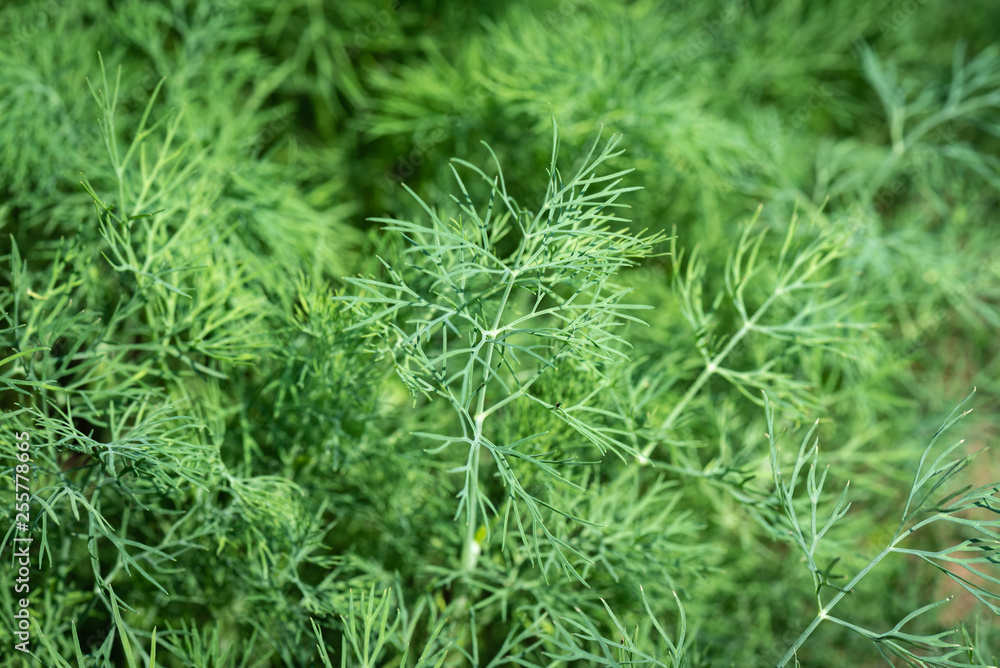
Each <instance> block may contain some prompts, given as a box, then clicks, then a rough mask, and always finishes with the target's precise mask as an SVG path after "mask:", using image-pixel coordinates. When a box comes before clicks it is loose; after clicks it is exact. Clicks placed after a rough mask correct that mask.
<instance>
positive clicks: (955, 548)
mask: <svg viewBox="0 0 1000 668" xmlns="http://www.w3.org/2000/svg"><path fill="white" fill-rule="evenodd" d="M971 397H972V395H969V397H966V400H965V401H963V402H962V403H963V404H964V403H966V402H967V401H968V400H969V399H970V398H971ZM960 409H961V405H959V407H958V408H956V409H955V410H954V411H953V412H952V414H951V415H950V416H949V417H948V419H947V420H945V422H944V424H942V425H941V427H940V428H939V429H938V430H937V433H935V434H934V438H933V439H932V440H931V442H930V443H929V444H928V445H927V447H926V448H925V449H924V451H923V453H922V455H921V457H920V461H919V463H918V465H917V468H916V471H915V473H914V479H913V483H912V484H911V486H910V491H909V494H908V495H907V499H906V504H905V506H904V507H903V511H902V517H901V518H900V521H899V526H898V527H897V528H896V530H895V532H894V533H893V534H892V536H891V537H890V540H889V542H888V544H887V545H886V546H885V547H884V548H883V549H882V550H881V551H880V552H879V553H878V554H877V555H876V556H875V557H874V558H872V559H871V561H869V562H868V563H867V564H865V565H864V566H863V567H862V568H861V569H860V570H859V571H858V573H857V574H856V575H854V576H853V577H852V578H851V579H850V580H849V581H847V582H846V583H845V584H843V585H842V586H841V585H838V584H834V582H833V580H832V578H833V577H834V576H832V572H833V569H834V567H835V565H836V563H837V562H838V561H839V560H840V559H839V557H835V558H834V559H833V560H832V561H831V562H830V563H829V564H828V565H827V566H826V567H825V568H822V567H821V566H820V563H819V562H818V561H817V559H818V557H819V554H820V552H819V547H820V543H821V542H822V541H823V538H824V537H825V536H826V534H827V532H829V531H830V529H831V528H832V527H833V525H834V524H835V523H836V522H837V521H839V520H841V519H842V518H843V517H844V516H845V515H846V514H847V513H848V511H849V510H850V503H848V502H847V498H848V490H849V485H847V486H845V487H844V490H843V492H841V494H840V495H839V497H838V498H837V501H836V503H835V505H834V506H833V508H832V509H831V510H829V511H828V512H829V516H828V517H827V518H826V519H825V520H824V519H823V518H822V517H821V516H820V512H819V506H820V504H821V503H823V502H825V499H824V493H823V487H824V485H825V483H826V479H827V472H828V469H827V470H823V471H822V472H820V473H819V474H817V467H818V465H819V440H818V439H816V440H815V441H813V443H812V445H809V442H810V439H811V438H812V437H813V435H814V433H815V431H816V425H813V426H812V428H810V429H809V431H808V432H807V433H806V435H805V436H804V437H803V439H802V444H801V445H800V446H799V450H798V454H797V456H796V458H795V464H794V467H793V469H792V472H791V474H790V475H789V477H788V479H787V481H786V479H785V477H784V476H783V475H782V472H781V464H780V461H779V453H780V448H779V446H778V444H777V438H776V436H775V435H774V409H773V407H772V405H771V404H770V403H768V404H767V424H768V430H769V432H768V438H769V440H770V442H771V470H772V473H773V475H774V485H775V496H776V501H777V503H778V505H779V506H780V508H781V510H782V512H783V513H784V514H785V516H786V526H787V527H788V531H787V533H788V535H789V537H790V541H791V542H792V543H794V544H795V545H796V546H797V547H798V548H799V549H800V550H801V551H802V553H803V556H804V558H805V563H806V565H807V566H808V569H809V571H810V573H811V574H812V578H813V584H814V586H815V591H816V604H817V607H818V608H819V610H818V612H817V615H816V617H815V618H814V619H813V621H812V622H811V623H810V624H809V626H808V627H806V629H805V630H804V631H803V632H802V634H801V635H800V636H799V637H798V638H797V639H796V640H795V642H794V643H793V644H792V646H791V647H789V649H788V651H787V652H786V653H785V655H784V656H783V657H782V658H781V661H780V662H779V663H778V666H779V668H780V667H781V666H784V665H786V664H788V663H789V662H790V661H792V659H793V658H794V657H795V654H796V651H797V650H798V649H799V648H800V647H801V646H802V645H803V643H805V642H806V641H807V640H808V638H809V636H810V635H811V634H812V632H813V631H814V630H815V629H816V627H817V626H819V625H820V624H821V623H823V622H831V623H833V624H838V625H840V626H843V627H845V628H847V629H849V630H851V631H854V632H855V633H857V634H859V635H861V636H862V637H864V638H867V639H868V640H870V641H872V642H873V643H874V644H875V646H876V648H877V649H878V651H879V652H880V653H881V654H882V656H884V657H885V658H886V660H887V661H888V660H890V656H892V655H894V656H896V657H899V658H900V659H902V660H903V661H904V662H906V663H907V664H908V665H920V666H942V667H943V666H976V665H981V664H979V663H972V662H969V661H968V660H969V659H972V658H973V657H972V654H973V648H972V647H970V646H969V645H966V644H964V643H960V642H953V641H951V640H950V639H948V636H953V635H955V632H954V631H945V632H940V633H933V634H926V635H924V634H919V633H916V634H915V633H910V632H905V631H903V627H904V626H905V625H907V624H908V623H910V622H912V621H913V620H914V619H916V618H917V617H919V616H920V615H923V614H926V613H928V612H930V611H931V610H933V609H935V608H937V607H939V606H941V605H944V604H945V603H947V602H948V601H949V600H950V597H949V598H946V599H942V600H939V601H935V602H932V603H928V604H927V605H924V606H922V607H921V608H919V609H917V610H914V611H912V612H911V613H910V614H908V615H906V617H904V618H903V619H902V620H900V621H899V622H898V623H897V624H895V625H894V626H893V627H892V628H891V629H889V630H888V631H881V632H880V631H872V630H870V629H867V628H864V627H863V626H858V625H856V624H852V623H850V622H848V621H845V620H843V619H840V618H837V617H834V616H833V615H831V614H830V612H831V611H832V610H833V608H834V607H835V606H836V605H837V604H838V603H839V602H840V601H841V599H843V598H844V597H845V596H846V595H848V594H852V593H854V591H855V588H856V587H858V585H859V584H860V583H861V581H862V580H863V579H864V578H865V576H866V575H867V574H868V573H869V571H871V570H872V569H873V568H875V567H876V566H878V564H879V563H880V562H881V561H882V560H883V559H885V558H886V557H888V556H889V555H891V554H893V553H895V554H903V555H910V556H915V557H918V558H920V559H921V560H923V561H925V562H927V563H928V564H930V565H932V566H933V567H934V568H936V569H938V570H939V571H941V572H942V573H944V574H945V575H947V576H948V577H949V578H951V579H952V580H953V581H954V582H956V583H957V584H958V585H959V586H960V587H962V588H963V589H965V590H966V591H968V592H969V593H970V594H972V595H973V596H974V597H975V598H976V599H977V600H979V601H980V602H981V603H983V604H984V605H985V606H986V607H987V608H989V609H990V610H991V611H992V612H993V613H1000V607H998V606H997V602H1000V592H997V591H995V590H992V589H990V588H989V587H990V585H998V584H1000V578H997V576H996V575H994V574H992V573H990V572H989V571H983V570H981V569H982V568H983V566H982V565H981V564H996V563H997V562H998V560H1000V547H998V546H1000V540H998V538H1000V518H998V517H997V516H998V515H1000V506H998V501H1000V483H996V482H994V483H991V484H988V485H983V486H981V487H976V488H971V487H970V486H968V485H967V486H965V487H962V488H959V489H957V490H956V489H950V488H949V486H950V485H952V484H954V483H953V482H952V478H954V477H955V475H956V474H958V473H959V472H960V471H962V470H963V469H965V468H966V467H967V466H968V465H969V464H970V463H971V462H972V461H973V460H974V459H975V456H976V454H978V453H976V454H970V455H965V456H963V457H959V458H957V459H948V458H949V457H950V456H952V455H953V453H955V451H956V450H957V449H958V448H959V447H961V446H962V444H963V441H961V440H959V441H957V442H956V443H954V444H952V445H950V446H948V447H946V448H944V449H943V450H940V449H937V448H935V445H936V444H937V441H938V439H939V438H940V437H941V436H942V435H943V434H944V433H945V432H946V431H947V430H948V429H949V428H950V427H952V426H953V425H954V424H955V423H956V422H958V420H960V419H961V418H963V417H965V416H966V415H967V414H968V411H967V412H960ZM817 422H818V421H817ZM932 458H933V459H932ZM806 467H808V471H807V472H806V475H805V484H806V497H807V499H808V502H809V507H808V510H807V511H806V513H805V514H804V516H803V515H800V512H799V510H798V509H797V508H796V500H797V499H796V495H795V492H796V487H797V486H798V483H799V482H800V477H801V474H802V473H803V470H804V469H805V468H806ZM977 510H979V511H985V516H983V514H982V513H980V514H978V515H977V514H972V515H971V516H970V513H969V511H977ZM936 522H945V523H951V524H953V525H956V527H958V528H960V530H964V532H966V533H971V534H973V535H972V537H969V538H966V539H964V540H962V541H960V542H958V543H956V544H954V545H950V546H947V547H943V548H940V549H935V550H926V549H919V548H914V547H906V546H905V543H908V542H911V536H912V535H913V534H914V532H916V531H919V530H921V529H925V528H926V527H929V526H931V525H932V524H934V523H936ZM820 523H822V526H820ZM967 555H969V556H967ZM948 564H954V565H958V566H961V567H962V568H963V569H964V570H965V571H967V572H965V573H963V572H961V571H959V572H956V571H955V570H953V569H950V568H949V567H948ZM836 577H844V576H836ZM963 658H964V659H966V661H963V660H962V659H963Z"/></svg>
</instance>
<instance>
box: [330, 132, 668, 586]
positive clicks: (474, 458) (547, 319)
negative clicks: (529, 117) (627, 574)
mask: <svg viewBox="0 0 1000 668" xmlns="http://www.w3.org/2000/svg"><path fill="white" fill-rule="evenodd" d="M619 142H620V137H612V138H611V139H609V140H608V141H607V142H606V143H605V144H604V146H603V148H601V150H600V151H598V150H597V149H598V147H599V140H598V141H595V143H594V144H593V146H592V148H591V150H590V152H589V153H588V154H587V156H586V158H585V159H584V160H583V163H582V164H581V165H580V167H579V169H578V170H576V172H575V173H574V174H573V175H572V176H570V177H569V178H565V179H564V178H563V176H562V174H561V173H560V171H559V170H558V169H557V167H556V158H557V155H558V134H557V133H554V136H553V147H552V162H551V165H550V168H549V183H548V189H547V191H546V194H545V197H544V199H543V202H542V204H541V206H540V207H539V208H538V210H537V211H530V210H526V209H524V208H522V207H521V205H519V204H518V202H517V200H516V199H515V198H514V197H513V196H512V195H511V194H510V193H508V192H507V187H506V183H505V182H504V180H503V174H502V172H501V173H498V174H497V175H496V176H494V177H492V178H491V177H489V176H488V175H487V174H486V173H485V172H483V171H482V170H480V169H479V168H477V167H475V166H473V165H471V164H470V163H467V162H465V161H460V160H459V161H455V163H456V164H457V165H458V166H460V167H463V168H467V169H470V170H472V172H473V175H474V177H475V178H477V179H481V180H483V181H484V182H485V183H486V184H487V185H488V186H489V198H488V201H487V202H486V203H484V204H480V205H479V206H478V208H477V205H476V204H475V203H474V201H473V199H472V196H471V195H470V193H469V190H468V188H467V187H466V185H465V182H464V181H463V179H462V178H461V176H459V173H458V172H457V170H455V168H453V170H455V176H456V179H457V181H458V188H459V190H460V192H461V196H460V197H453V200H454V202H455V205H456V206H457V209H458V215H457V216H454V217H449V218H444V216H443V215H441V214H439V213H438V212H436V211H434V210H432V209H431V208H430V207H429V206H427V205H426V204H424V203H423V202H421V204H422V205H423V207H424V209H425V211H426V215H427V217H428V218H429V222H428V224H426V225H425V224H421V223H413V222H408V221H402V220H386V219H376V221H375V222H381V223H384V224H385V228H384V229H385V230H386V231H387V232H395V233H399V234H401V235H402V236H404V238H406V239H407V241H409V242H410V243H411V244H412V247H411V248H410V249H408V250H407V252H406V255H407V256H408V258H407V259H408V260H409V261H408V263H407V264H408V266H407V267H406V268H405V269H400V270H397V269H394V268H393V267H392V265H390V264H389V263H387V262H384V261H383V263H384V265H385V271H386V273H388V277H389V280H388V281H379V280H375V279H364V278H355V279H348V283H349V284H350V285H351V286H353V287H354V288H355V289H357V290H358V292H359V295H358V296H351V297H342V299H344V300H346V301H347V303H348V304H349V305H350V306H351V307H352V308H353V309H354V310H355V311H356V312H357V314H358V315H357V318H358V320H359V322H357V324H356V325H354V327H365V328H368V329H371V330H374V331H375V333H376V334H377V335H378V336H379V338H380V341H381V342H380V343H379V344H377V345H376V346H375V349H376V350H377V351H378V353H379V354H381V355H385V356H388V357H390V358H391V359H392V360H393V365H394V368H395V369H396V371H397V373H398V374H399V377H400V378H401V379H402V381H403V383H404V384H405V385H406V386H407V388H408V389H409V390H410V392H411V393H412V394H414V395H416V394H418V393H419V394H423V395H424V396H427V397H432V396H433V397H434V399H436V400H439V401H440V402H441V403H443V404H444V405H446V406H447V407H448V408H449V409H450V411H451V412H452V413H453V419H451V420H447V421H445V424H447V423H448V422H451V423H453V424H454V425H455V427H454V432H453V433H448V432H444V433H432V434H423V435H424V436H426V437H427V438H428V439H431V440H433V441H436V442H437V443H436V444H435V446H436V447H435V448H434V449H433V450H431V452H432V453H437V452H442V451H445V450H448V449H453V448H454V449H464V450H466V451H467V456H466V457H465V458H464V459H465V461H464V463H463V464H462V465H461V466H458V467H455V469H453V471H454V473H456V474H460V475H462V476H463V478H464V484H463V486H462V489H461V492H460V493H459V499H460V503H459V514H460V515H462V516H463V519H464V522H465V523H466V525H467V526H468V528H469V536H468V538H467V539H466V546H465V555H466V556H465V557H464V559H463V561H464V566H465V568H466V569H468V570H472V569H474V568H475V564H476V560H477V556H478V552H479V550H480V547H479V544H478V539H477V537H476V528H477V527H478V522H479V521H487V518H488V516H489V515H494V514H498V513H500V512H501V509H498V507H497V505H498V504H500V503H502V505H503V508H502V514H503V516H504V523H503V527H504V538H506V528H507V524H508V521H509V520H511V518H513V522H514V523H516V526H517V528H518V531H519V535H520V537H521V540H522V541H523V542H524V543H525V544H526V545H528V546H529V553H531V555H532V559H535V558H537V559H538V560H539V561H541V554H540V551H539V547H538V541H539V540H541V539H544V540H545V541H547V542H549V543H551V544H552V545H553V546H554V547H555V548H556V550H555V555H556V556H557V557H558V560H559V563H560V564H561V565H562V566H563V567H564V568H565V569H567V570H568V571H570V572H572V573H573V574H574V575H576V576H577V577H578V578H579V577H580V575H579V573H578V572H577V571H576V570H575V569H574V568H573V566H572V564H571V563H570V561H569V560H568V558H567V557H566V556H565V554H564V550H572V546H570V545H568V544H566V543H565V542H564V541H563V540H561V539H560V538H559V537H558V536H557V535H556V534H555V533H553V530H552V529H551V528H550V523H551V522H550V521H548V520H547V515H548V512H549V511H550V510H553V511H556V512H559V511H558V509H556V508H554V507H553V506H552V505H551V504H550V503H548V502H547V501H546V500H545V499H543V498H539V497H538V496H536V495H535V494H534V493H533V492H532V491H531V489H530V488H529V487H527V486H526V485H525V484H524V482H523V480H522V476H521V475H520V474H519V471H518V470H519V469H520V468H524V467H527V468H530V469H533V470H534V471H535V472H537V473H542V474H544V475H547V476H551V477H553V478H555V479H557V480H560V481H563V482H566V483H567V484H573V483H572V482H571V481H570V480H567V479H566V478H564V477H563V475H562V474H561V473H560V470H559V468H560V467H561V466H563V465H567V464H572V463H573V462H572V459H570V460H569V461H560V460H559V459H558V458H557V457H558V453H557V452H546V451H544V450H543V451H539V450H538V449H537V448H536V443H535V441H537V440H538V439H539V437H540V436H541V435H542V434H532V433H526V434H522V435H521V436H520V437H519V438H517V439H516V440H510V441H507V442H504V441H503V440H501V438H500V437H499V435H498V433H497V430H496V429H495V428H492V423H493V420H492V419H491V418H492V417H493V416H494V415H495V414H496V413H498V412H499V411H503V410H513V407H512V404H514V403H515V402H516V403H519V404H527V405H533V406H534V407H535V409H536V411H537V410H543V409H544V410H550V411H552V412H553V413H554V415H555V416H557V417H558V419H559V420H560V421H562V422H564V423H565V424H566V425H567V426H569V427H570V429H572V430H573V431H575V432H577V433H578V434H579V437H581V438H583V439H586V440H587V441H589V442H590V443H591V444H592V445H593V446H594V448H595V450H596V453H597V454H598V455H604V454H606V453H608V452H612V453H614V454H616V455H618V456H619V457H622V458H623V460H624V459H625V457H626V456H627V457H629V458H630V459H631V458H634V457H635V456H636V455H637V454H638V453H637V452H636V450H635V448H634V447H633V446H632V445H631V444H630V443H629V442H628V441H627V439H623V438H622V435H621V433H620V432H621V430H620V429H615V428H613V427H612V426H611V425H610V424H608V423H611V424H613V423H614V422H619V423H620V422H623V421H624V416H623V415H614V414H613V413H610V412H608V411H599V410H595V409H594V408H593V407H592V406H591V403H592V402H591V401H590V399H591V397H592V396H593V394H595V393H596V392H598V391H599V390H600V389H601V388H602V387H603V386H604V384H605V382H606V379H605V373H604V369H605V367H607V366H608V365H611V364H614V363H617V362H622V361H625V360H627V359H628V358H627V357H626V354H625V348H626V347H627V342H626V341H625V340H624V339H623V338H622V337H621V336H620V335H619V334H618V331H620V329H621V327H622V325H623V324H624V321H625V320H626V319H629V320H635V316H633V315H631V314H630V311H635V310H636V309H638V308H642V307H640V306H637V305H633V304H628V303H626V302H625V301H624V298H625V296H626V295H627V294H628V292H629V291H630V290H629V289H628V288H623V287H621V286H619V285H616V284H615V283H614V282H613V280H612V279H613V278H614V276H615V274H616V273H618V271H620V270H621V269H623V268H624V267H626V266H630V265H631V264H632V263H633V262H634V261H636V260H638V259H641V258H643V257H649V256H651V255H652V254H653V253H654V252H655V249H656V245H657V243H658V242H659V241H661V240H662V237H661V236H656V235H653V236H642V235H640V236H633V235H631V234H629V233H628V232H627V231H625V230H621V231H616V230H614V229H612V228H610V224H620V223H621V222H624V221H623V219H622V218H620V217H619V216H617V215H615V212H616V210H617V209H616V207H620V206H622V204H621V203H619V202H618V201H617V200H618V199H619V197H620V196H621V195H623V194H624V193H626V192H629V191H630V190H634V188H630V187H624V186H621V185H620V184H621V180H622V178H623V177H624V176H625V174H627V173H628V171H631V170H624V171H617V172H613V173H610V174H605V173H601V170H602V167H603V165H604V163H605V162H607V161H608V160H610V159H612V158H614V157H616V156H618V155H620V153H621V151H615V148H616V147H617V145H618V143H619ZM494 158H495V156H494ZM497 169H498V170H499V164H498V165H497ZM443 218H444V219H443ZM511 233H513V234H511ZM509 236H512V237H513V239H509V238H508V237H509ZM504 246H507V247H508V250H506V252H505V251H504V250H502V249H503V248H504ZM646 308H648V307H646ZM566 371H569V372H571V373H574V372H575V373H582V374H584V375H585V376H588V377H589V379H590V381H591V382H592V383H593V386H594V389H593V391H592V392H590V393H588V394H587V395H585V396H583V397H576V396H570V395H566V396H563V395H560V396H541V395H540V394H539V392H538V385H539V380H540V379H541V378H542V376H543V375H545V374H546V373H552V374H558V373H560V372H566ZM487 453H488V455H489V457H490V459H491V460H492V464H493V466H494V468H495V471H496V473H497V474H499V476H500V479H501V481H502V484H503V486H504V487H505V488H506V490H507V492H506V496H507V497H508V498H507V499H505V500H503V501H501V500H499V499H493V498H491V495H490V494H489V493H488V492H487V491H486V490H484V489H483V487H482V483H483V480H484V479H485V477H486V476H485V474H484V472H483V470H482V469H483V467H482V465H481V457H482V456H483V454H487ZM463 511H464V512H463ZM485 526H487V527H488V526H489V525H488V524H487V525H485ZM487 536H488V532H487ZM581 580H582V578H581Z"/></svg>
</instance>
